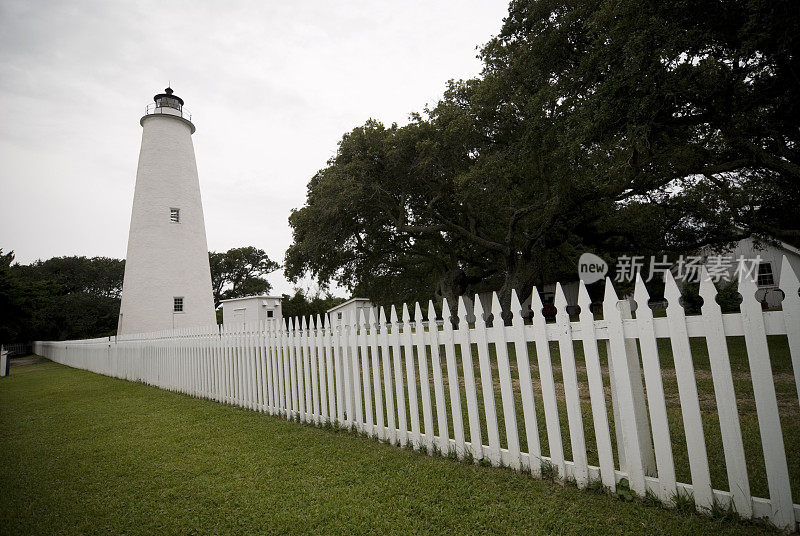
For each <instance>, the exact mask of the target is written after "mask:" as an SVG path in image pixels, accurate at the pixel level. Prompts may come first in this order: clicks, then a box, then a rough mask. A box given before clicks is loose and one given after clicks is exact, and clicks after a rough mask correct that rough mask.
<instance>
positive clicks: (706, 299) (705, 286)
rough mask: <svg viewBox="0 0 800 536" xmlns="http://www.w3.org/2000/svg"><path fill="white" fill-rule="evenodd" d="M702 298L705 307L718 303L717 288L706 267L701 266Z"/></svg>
mask: <svg viewBox="0 0 800 536" xmlns="http://www.w3.org/2000/svg"><path fill="white" fill-rule="evenodd" d="M700 297H701V298H703V305H705V304H707V303H710V302H714V303H716V297H717V287H716V286H715V285H714V282H713V281H712V280H711V277H710V276H709V275H708V270H706V267H705V266H702V265H701V266H700Z"/></svg>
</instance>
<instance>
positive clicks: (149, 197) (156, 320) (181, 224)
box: [117, 88, 216, 335]
mask: <svg viewBox="0 0 800 536" xmlns="http://www.w3.org/2000/svg"><path fill="white" fill-rule="evenodd" d="M140 124H141V125H142V145H141V149H140V151H139V166H138V169H137V171H136V189H135V191H134V195H133V211H132V212H131V226H130V232H129V234H128V252H127V256H126V258H125V278H124V280H123V284H122V304H121V307H120V313H119V325H118V327H117V333H118V334H120V335H123V334H131V333H144V332H152V331H159V330H164V329H173V328H184V327H199V326H211V325H215V324H216V315H215V313H214V298H213V295H212V291H211V270H210V268H209V264H208V245H207V242H206V228H205V221H204V220H203V204H202V201H201V199H200V181H199V179H198V177H197V163H196V162H195V158H194V146H193V144H192V134H193V133H194V131H195V127H194V123H192V120H191V114H189V113H188V111H187V110H186V109H185V108H184V107H183V99H181V98H180V97H178V96H177V95H175V94H174V92H173V90H172V89H171V88H167V89H166V90H165V91H164V93H159V94H158V95H156V96H155V97H154V98H153V102H152V103H150V104H149V105H148V106H147V108H146V110H145V115H144V116H143V117H142V119H141V120H140Z"/></svg>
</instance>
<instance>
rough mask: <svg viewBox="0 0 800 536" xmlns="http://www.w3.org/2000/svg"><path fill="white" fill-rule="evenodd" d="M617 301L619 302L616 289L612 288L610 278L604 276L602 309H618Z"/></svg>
mask: <svg viewBox="0 0 800 536" xmlns="http://www.w3.org/2000/svg"><path fill="white" fill-rule="evenodd" d="M617 302H619V298H618V297H617V291H616V290H614V285H613V284H612V283H611V278H610V277H606V288H605V291H603V311H604V312H605V311H618V308H617ZM604 316H605V315H604Z"/></svg>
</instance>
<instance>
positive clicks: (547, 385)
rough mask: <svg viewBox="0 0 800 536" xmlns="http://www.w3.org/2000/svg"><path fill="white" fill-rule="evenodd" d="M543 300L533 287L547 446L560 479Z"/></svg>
mask: <svg viewBox="0 0 800 536" xmlns="http://www.w3.org/2000/svg"><path fill="white" fill-rule="evenodd" d="M543 307H544V305H543V304H542V299H541V298H540V297H539V290H538V289H537V288H536V287H533V293H532V294H531V310H532V312H533V334H534V339H535V341H536V357H537V360H538V362H539V380H540V382H541V386H542V405H543V406H544V418H545V423H546V425H547V444H548V447H549V448H550V463H551V464H552V465H553V467H555V469H556V471H558V478H560V479H564V478H565V477H566V467H565V464H564V445H563V443H562V440H561V425H560V424H559V421H558V404H557V402H556V386H555V380H554V379H553V362H552V359H551V357H550V344H549V342H548V340H547V322H546V320H545V318H544V314H542V309H543Z"/></svg>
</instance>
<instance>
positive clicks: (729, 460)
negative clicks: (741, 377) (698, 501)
mask: <svg viewBox="0 0 800 536" xmlns="http://www.w3.org/2000/svg"><path fill="white" fill-rule="evenodd" d="M700 296H701V297H702V298H703V306H702V309H701V310H702V313H703V317H704V319H705V322H706V345H707V348H708V359H709V362H710V363H711V377H712V380H713V382H714V394H715V396H716V400H717V412H718V413H719V425H720V432H721V435H722V446H723V449H724V452H725V467H726V469H727V472H728V488H729V489H730V492H731V496H732V497H733V504H734V506H735V507H736V511H737V512H739V514H740V515H742V516H744V517H751V516H752V515H753V504H752V499H751V498H750V482H749V480H748V477H747V464H746V462H745V457H744V444H743V442H742V432H741V426H740V423H739V412H738V409H737V404H736V392H735V391H734V387H733V375H732V374H731V364H730V359H729V356H728V344H727V341H726V339H725V329H724V327H723V323H722V308H721V307H720V306H719V304H718V303H717V301H716V296H717V289H716V288H715V287H714V283H713V282H712V281H711V278H710V277H709V276H708V272H707V271H706V268H705V266H703V267H702V268H701V272H700ZM648 391H649V387H648Z"/></svg>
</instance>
